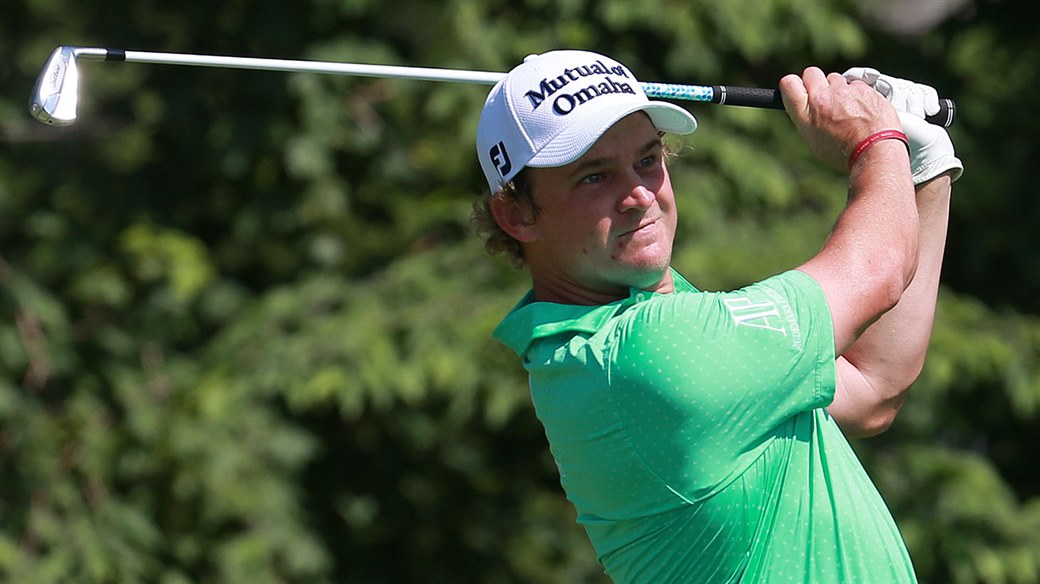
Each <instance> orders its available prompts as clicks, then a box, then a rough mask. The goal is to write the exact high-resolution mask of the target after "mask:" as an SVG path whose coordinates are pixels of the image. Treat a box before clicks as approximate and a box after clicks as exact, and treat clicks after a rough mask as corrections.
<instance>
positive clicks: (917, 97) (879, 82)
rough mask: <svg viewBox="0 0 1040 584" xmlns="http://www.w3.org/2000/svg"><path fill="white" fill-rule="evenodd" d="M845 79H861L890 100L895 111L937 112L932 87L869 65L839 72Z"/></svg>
mask: <svg viewBox="0 0 1040 584" xmlns="http://www.w3.org/2000/svg"><path fill="white" fill-rule="evenodd" d="M841 75H842V77H844V78H845V79H846V80H847V81H862V82H863V83H866V84H867V85H869V86H871V87H873V88H874V89H876V90H877V92H878V93H880V94H881V95H883V96H885V99H887V100H888V101H890V102H892V106H893V107H895V108H896V111H899V112H907V113H911V114H914V115H915V116H917V117H919V118H925V117H928V116H931V115H934V114H937V113H939V94H938V92H936V91H935V89H933V88H932V87H930V86H928V85H923V84H921V83H914V82H913V81H909V80H906V79H899V78H898V77H890V76H888V75H882V74H881V73H880V72H879V71H878V70H877V69H871V68H870V67H853V68H851V69H849V70H848V71H846V72H844V73H842V74H841Z"/></svg>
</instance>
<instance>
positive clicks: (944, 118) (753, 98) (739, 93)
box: [711, 85, 957, 128]
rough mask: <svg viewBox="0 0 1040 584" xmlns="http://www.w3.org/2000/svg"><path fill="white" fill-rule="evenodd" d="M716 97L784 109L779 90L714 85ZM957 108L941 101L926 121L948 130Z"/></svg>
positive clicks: (722, 102)
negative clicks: (936, 110)
mask: <svg viewBox="0 0 1040 584" xmlns="http://www.w3.org/2000/svg"><path fill="white" fill-rule="evenodd" d="M711 88H712V90H713V91H714V96H713V97H712V100H711V101H712V103H717V104H720V105H742V106H745V107H759V108H766V109H784V102H783V99H781V97H780V90H779V89H760V88H756V87H734V86H732V85H712V86H711ZM956 113H957V106H956V104H954V103H953V100H952V99H940V100H939V111H938V112H937V113H935V114H932V115H930V116H926V117H925V120H926V121H928V123H930V124H935V125H937V126H942V127H944V128H948V127H950V126H951V125H952V124H953V119H954V117H955V116H956Z"/></svg>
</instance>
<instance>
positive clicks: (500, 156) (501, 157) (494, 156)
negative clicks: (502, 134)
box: [488, 142, 513, 176]
mask: <svg viewBox="0 0 1040 584" xmlns="http://www.w3.org/2000/svg"><path fill="white" fill-rule="evenodd" d="M488 156H489V157H490V158H491V164H494V165H495V168H496V169H498V174H500V175H502V176H506V175H507V174H509V171H510V170H513V163H512V162H510V160H509V154H508V153H507V152H506V145H505V142H499V143H498V144H495V145H494V146H492V147H491V150H489V151H488Z"/></svg>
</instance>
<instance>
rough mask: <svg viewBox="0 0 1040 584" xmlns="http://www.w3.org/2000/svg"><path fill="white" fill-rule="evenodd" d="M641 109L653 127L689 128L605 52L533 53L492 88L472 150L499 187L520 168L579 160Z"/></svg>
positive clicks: (693, 124) (685, 116)
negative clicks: (648, 94) (605, 133)
mask: <svg viewBox="0 0 1040 584" xmlns="http://www.w3.org/2000/svg"><path fill="white" fill-rule="evenodd" d="M637 111H645V112H646V113H647V114H648V115H649V116H650V120H651V121H652V122H653V124H654V126H655V127H656V128H657V129H658V130H662V131H665V132H672V133H676V134H690V133H692V132H693V131H694V130H696V129H697V120H696V118H694V117H693V115H692V114H690V112H688V111H686V110H684V109H683V108H681V107H679V106H677V105H674V104H671V103H666V102H662V101H650V100H649V99H648V98H647V97H646V93H645V92H644V91H643V88H642V86H641V85H640V83H639V81H637V80H636V78H635V76H634V75H632V72H631V71H630V70H629V69H628V68H627V67H625V66H624V65H622V64H621V63H619V62H617V61H615V60H614V59H611V58H610V57H607V56H604V55H600V54H597V53H593V52H589V51H576V50H560V51H551V52H548V53H542V54H540V55H531V56H528V57H527V58H526V59H524V62H523V63H521V64H520V65H518V66H516V67H515V68H514V69H513V70H512V71H510V72H509V74H508V75H506V76H505V77H504V78H502V80H501V81H499V82H498V83H497V84H495V86H494V87H493V88H492V89H491V93H489V94H488V97H487V100H486V101H485V102H484V109H483V110H482V111H481V113H480V121H479V122H478V125H477V156H478V158H479V159H480V167H481V169H482V170H483V171H484V177H485V178H486V179H487V182H488V187H490V188H491V191H492V192H495V191H497V190H499V189H500V188H501V187H502V186H503V185H505V184H506V183H507V182H509V181H510V180H512V179H513V177H515V176H516V175H517V173H519V172H520V171H521V170H522V169H523V168H524V167H525V166H531V167H552V166H563V165H566V164H570V163H571V162H574V161H575V160H577V159H578V158H581V156H582V155H583V154H585V152H587V151H588V150H589V148H591V147H592V145H593V144H595V143H596V140H598V139H599V138H600V136H602V135H603V133H604V132H606V131H607V130H608V129H610V127H611V126H613V125H614V124H615V123H617V122H618V121H619V120H620V119H621V118H624V117H625V116H627V115H629V114H631V113H633V112H637Z"/></svg>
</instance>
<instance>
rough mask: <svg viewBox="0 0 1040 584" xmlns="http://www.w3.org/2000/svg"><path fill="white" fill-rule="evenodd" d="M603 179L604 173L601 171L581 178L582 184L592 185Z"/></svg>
mask: <svg viewBox="0 0 1040 584" xmlns="http://www.w3.org/2000/svg"><path fill="white" fill-rule="evenodd" d="M601 180H603V174H602V173H599V172H596V173H593V174H590V175H588V176H586V177H585V178H583V179H581V182H582V184H586V185H591V184H596V183H598V182H599V181H601Z"/></svg>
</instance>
